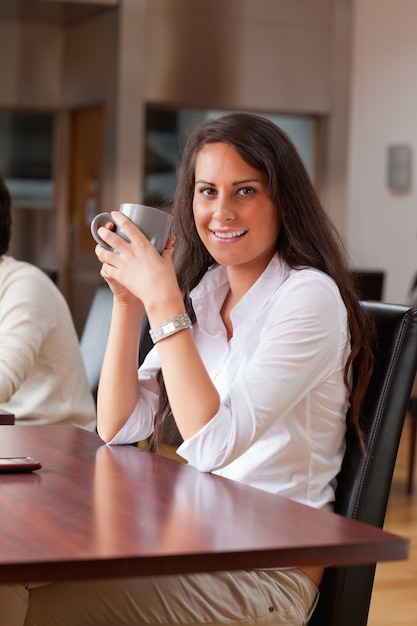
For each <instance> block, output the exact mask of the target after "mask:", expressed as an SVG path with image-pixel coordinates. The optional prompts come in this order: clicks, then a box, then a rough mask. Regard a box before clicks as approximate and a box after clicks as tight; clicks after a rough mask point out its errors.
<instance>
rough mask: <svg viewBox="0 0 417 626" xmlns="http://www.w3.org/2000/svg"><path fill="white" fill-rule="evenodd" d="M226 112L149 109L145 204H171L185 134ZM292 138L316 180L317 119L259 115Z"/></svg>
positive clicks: (311, 117)
mask: <svg viewBox="0 0 417 626" xmlns="http://www.w3.org/2000/svg"><path fill="white" fill-rule="evenodd" d="M227 112H228V111H222V110H215V109H212V110H188V109H184V110H181V109H176V110H169V109H158V108H157V107H153V106H148V107H147V111H146V141H145V191H144V193H145V198H144V201H145V203H146V204H150V205H151V206H160V207H164V206H167V205H169V204H170V201H171V198H172V195H173V193H174V189H175V172H176V167H177V163H178V158H179V155H180V152H181V149H182V146H183V144H184V141H185V138H186V134H187V132H189V131H190V130H191V129H192V128H194V127H195V126H196V125H197V124H198V123H199V122H201V121H203V120H205V119H209V118H213V117H218V116H219V115H222V114H223V113H227ZM260 115H262V116H263V117H265V118H267V119H270V120H271V121H272V122H274V123H275V124H277V126H279V127H280V128H282V130H283V131H284V132H286V133H287V134H288V136H289V137H291V139H292V141H293V142H294V144H295V146H296V148H297V149H298V151H299V153H300V155H301V157H302V159H303V161H304V164H305V166H306V168H307V171H308V173H309V174H310V177H311V178H312V179H313V180H314V179H315V171H316V163H315V160H314V158H315V154H316V153H317V152H318V151H317V150H316V146H315V142H316V138H317V136H318V133H317V132H316V130H317V124H318V118H317V117H316V116H313V115H271V114H265V113H260Z"/></svg>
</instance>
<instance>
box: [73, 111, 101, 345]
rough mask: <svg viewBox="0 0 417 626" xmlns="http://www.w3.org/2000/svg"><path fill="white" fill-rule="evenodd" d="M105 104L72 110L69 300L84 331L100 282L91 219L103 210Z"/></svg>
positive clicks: (78, 323)
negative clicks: (103, 105) (91, 232)
mask: <svg viewBox="0 0 417 626" xmlns="http://www.w3.org/2000/svg"><path fill="white" fill-rule="evenodd" d="M103 159H104V108H103V107H102V106H94V107H89V108H84V109H77V110H75V111H73V112H72V113H71V114H70V159H69V203H68V207H69V231H70V242H69V251H68V252H69V263H68V270H67V281H66V282H67V286H68V300H69V305H70V308H71V312H72V314H73V318H74V322H75V326H76V328H77V331H78V333H79V334H81V332H82V328H83V326H84V322H85V319H86V316H87V312H88V309H89V306H90V303H91V301H92V298H93V295H94V292H95V289H96V287H97V284H98V282H99V265H98V261H97V258H96V256H95V254H94V247H95V243H94V240H93V239H92V237H91V234H90V222H91V219H92V218H93V217H94V215H96V213H99V212H100V211H101V210H102V206H101V204H102V199H101V190H102V179H103Z"/></svg>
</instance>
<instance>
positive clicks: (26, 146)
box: [0, 111, 54, 208]
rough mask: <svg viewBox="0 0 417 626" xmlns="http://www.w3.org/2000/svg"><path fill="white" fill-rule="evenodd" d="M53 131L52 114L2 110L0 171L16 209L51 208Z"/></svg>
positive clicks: (52, 194) (52, 191) (52, 193)
mask: <svg viewBox="0 0 417 626" xmlns="http://www.w3.org/2000/svg"><path fill="white" fill-rule="evenodd" d="M53 131H54V117H53V114H51V113H38V112H22V111H0V172H1V174H2V175H3V176H4V178H5V179H6V183H7V185H8V188H9V190H10V193H11V195H12V198H13V202H14V205H15V206H24V207H31V208H36V207H40V208H51V207H52V204H53V196H54V184H53Z"/></svg>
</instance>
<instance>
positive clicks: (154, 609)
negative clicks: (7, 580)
mask: <svg viewBox="0 0 417 626" xmlns="http://www.w3.org/2000/svg"><path fill="white" fill-rule="evenodd" d="M317 598H318V590H317V587H316V586H315V585H314V583H313V582H312V581H311V580H310V579H309V578H308V577H307V576H306V575H305V574H303V573H302V572H300V571H299V570H297V569H286V570H279V571H255V572H246V571H238V572H216V573H215V574H189V575H181V576H162V577H161V576H159V577H149V578H128V579H117V580H99V581H80V582H79V581H77V582H64V583H51V584H46V585H41V586H39V585H2V586H0V614H1V624H2V625H4V626H133V625H138V624H146V625H157V626H160V625H164V626H166V625H171V624H172V625H174V624H175V625H177V626H178V625H182V624H187V625H190V624H203V625H205V626H217V625H219V626H225V625H228V626H229V625H230V626H233V625H234V624H242V623H244V624H245V626H249V625H250V624H253V625H256V626H264V625H265V626H283V625H285V626H305V625H306V624H308V621H309V619H310V617H311V613H312V611H313V609H314V606H315V604H316V601H317Z"/></svg>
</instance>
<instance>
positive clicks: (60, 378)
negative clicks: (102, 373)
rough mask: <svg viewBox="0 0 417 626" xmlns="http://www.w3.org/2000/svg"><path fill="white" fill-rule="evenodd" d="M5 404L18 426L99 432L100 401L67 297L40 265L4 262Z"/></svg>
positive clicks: (0, 307)
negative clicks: (90, 384) (93, 390)
mask: <svg viewBox="0 0 417 626" xmlns="http://www.w3.org/2000/svg"><path fill="white" fill-rule="evenodd" d="M0 407H1V408H2V409H5V410H6V411H10V412H11V413H14V415H15V418H16V423H17V424H74V425H76V426H81V427H83V428H86V429H88V430H94V428H95V425H96V414H95V404H94V399H93V397H92V395H91V393H90V390H89V388H88V384H87V378H86V374H85V369H84V363H83V360H82V356H81V351H80V347H79V341H78V337H77V334H76V332H75V328H74V324H73V320H72V317H71V313H70V311H69V308H68V305H67V303H66V300H65V298H64V297H63V295H62V293H61V292H60V291H59V289H58V288H57V287H56V286H55V285H54V283H53V282H52V281H51V279H50V278H49V277H48V276H47V275H46V274H45V273H44V272H43V271H42V270H40V269H39V268H37V267H35V266H34V265H31V264H29V263H25V262H23V261H17V260H15V259H13V258H12V257H8V256H5V257H3V261H2V262H1V263H0Z"/></svg>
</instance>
